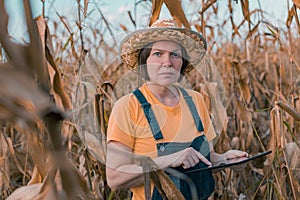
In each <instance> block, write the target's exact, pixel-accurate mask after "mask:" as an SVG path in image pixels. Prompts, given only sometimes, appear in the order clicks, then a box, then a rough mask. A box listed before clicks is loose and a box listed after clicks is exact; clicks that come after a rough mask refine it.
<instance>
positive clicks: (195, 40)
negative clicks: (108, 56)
mask: <svg viewBox="0 0 300 200" xmlns="http://www.w3.org/2000/svg"><path fill="white" fill-rule="evenodd" d="M160 40H171V41H174V42H177V43H179V44H181V45H182V46H183V47H184V48H185V49H186V50H187V53H188V55H189V58H185V59H187V60H188V61H189V63H190V64H189V65H188V66H187V69H186V71H190V70H192V69H193V66H196V65H197V64H198V63H199V62H200V61H201V60H202V58H203V56H204V54H205V52H206V49H207V45H206V41H205V39H204V38H203V36H202V35H200V34H199V33H197V32H195V31H192V30H188V29H184V28H179V27H178V26H177V24H176V22H175V21H173V20H170V19H161V20H157V21H156V22H154V23H153V24H152V26H151V27H149V28H146V29H141V30H137V31H135V32H133V33H131V34H129V35H128V36H127V37H125V38H124V39H123V41H122V42H121V46H120V51H121V57H122V59H123V61H124V62H125V63H126V65H127V66H128V67H129V68H131V69H135V68H136V67H137V64H138V62H137V61H138V54H139V51H140V50H141V49H142V48H143V47H144V46H145V45H147V44H149V43H152V42H156V41H160Z"/></svg>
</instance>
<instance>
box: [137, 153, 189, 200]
mask: <svg viewBox="0 0 300 200" xmlns="http://www.w3.org/2000/svg"><path fill="white" fill-rule="evenodd" d="M134 162H135V163H136V164H138V165H140V166H142V167H143V172H144V175H145V177H146V178H145V183H144V186H145V191H146V192H145V193H146V194H145V195H146V197H147V196H148V197H149V198H150V196H151V195H150V194H151V188H150V179H147V176H148V175H150V177H151V180H152V181H153V183H154V185H155V186H156V188H157V189H158V191H159V192H160V193H161V195H162V197H163V198H164V199H170V200H171V199H178V200H184V197H183V195H182V194H181V193H180V192H179V190H178V189H177V187H176V186H175V184H174V183H173V182H172V180H171V179H170V178H169V177H168V175H167V174H166V173H165V172H164V171H163V170H161V169H158V166H157V165H156V163H155V162H154V161H153V160H152V159H151V158H150V157H147V156H139V155H137V156H135V157H134ZM146 199H147V198H146Z"/></svg>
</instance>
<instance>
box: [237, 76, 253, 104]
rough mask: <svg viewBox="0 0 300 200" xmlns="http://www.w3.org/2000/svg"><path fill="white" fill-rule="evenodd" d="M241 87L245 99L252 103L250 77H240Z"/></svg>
mask: <svg viewBox="0 0 300 200" xmlns="http://www.w3.org/2000/svg"><path fill="white" fill-rule="evenodd" d="M239 83H240V89H241V93H242V95H243V99H244V100H245V101H246V103H247V104H248V103H250V100H251V92H250V88H249V79H248V78H243V79H240V82H239Z"/></svg>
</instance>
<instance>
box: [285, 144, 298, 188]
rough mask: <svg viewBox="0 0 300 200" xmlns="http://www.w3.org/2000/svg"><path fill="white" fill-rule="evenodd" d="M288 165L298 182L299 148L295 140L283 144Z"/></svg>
mask: <svg viewBox="0 0 300 200" xmlns="http://www.w3.org/2000/svg"><path fill="white" fill-rule="evenodd" d="M284 151H285V155H286V159H287V164H288V167H289V168H290V169H291V171H292V172H293V177H294V178H295V179H296V180H298V182H299V183H300V148H299V146H298V145H297V144H296V143H295V142H291V143H288V144H286V145H285V146H284Z"/></svg>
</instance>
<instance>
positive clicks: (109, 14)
mask: <svg viewBox="0 0 300 200" xmlns="http://www.w3.org/2000/svg"><path fill="white" fill-rule="evenodd" d="M190 1H191V0H182V2H183V7H184V8H188V9H186V10H188V11H187V12H186V15H192V14H193V13H196V12H197V11H198V10H200V9H201V6H190V5H189V4H190ZM4 2H5V5H6V10H7V12H8V13H9V33H10V34H11V36H12V37H13V38H15V39H19V38H24V35H26V29H25V21H24V11H23V9H22V4H21V3H22V0H4ZM41 2H42V1H41V0H31V5H32V7H33V13H34V16H38V15H41V14H42V3H41ZM81 2H83V0H81ZM89 2H90V4H89V11H92V12H91V13H90V15H91V16H93V15H95V17H93V18H98V17H99V12H98V11H96V9H93V7H94V5H97V6H98V8H100V9H101V11H102V12H103V14H104V16H105V17H106V18H107V20H108V21H109V22H111V23H112V27H114V28H115V29H114V31H115V32H116V33H118V31H121V30H120V27H119V24H125V25H128V24H129V28H134V27H133V26H130V25H132V23H131V22H130V19H129V15H128V13H127V11H129V10H130V11H132V14H133V17H134V18H136V19H137V20H136V21H137V27H141V26H144V25H146V24H147V23H145V20H147V19H148V18H149V14H150V13H149V11H150V10H151V2H150V1H148V2H146V3H145V2H143V3H140V4H138V6H136V7H135V8H136V13H138V15H139V16H135V15H134V4H135V3H137V2H140V0H90V1H89ZM194 2H199V1H196V0H194ZM259 2H260V5H261V7H262V8H263V9H264V10H266V11H267V12H268V13H269V14H268V15H266V16H267V17H268V18H269V20H271V22H273V24H274V25H280V23H282V22H284V21H285V20H286V18H287V13H288V12H287V10H288V8H287V6H288V5H289V7H291V5H292V1H291V0H260V1H258V0H250V1H249V4H250V9H251V10H252V9H254V8H259ZM198 4H199V3H198ZM217 4H219V8H220V9H222V8H224V10H227V4H228V0H218V1H217ZM45 5H46V9H45V13H46V16H49V17H51V18H55V17H57V14H56V13H59V14H60V15H61V16H65V17H67V18H68V20H70V21H71V20H72V21H74V22H75V21H76V20H77V1H76V0H45ZM232 5H233V9H234V10H236V11H237V12H236V14H237V16H238V15H241V12H240V10H241V9H240V2H239V1H238V3H236V1H233V0H232ZM161 13H162V15H161V16H162V17H169V16H170V15H169V12H168V11H167V9H166V8H163V11H162V12H161ZM96 14H97V15H96ZM221 18H222V12H220V19H221ZM238 18H239V17H236V19H237V20H238ZM216 20H219V19H216Z"/></svg>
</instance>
